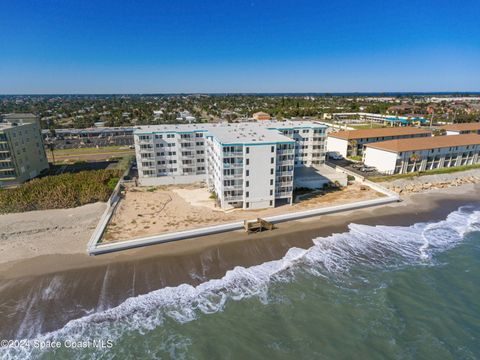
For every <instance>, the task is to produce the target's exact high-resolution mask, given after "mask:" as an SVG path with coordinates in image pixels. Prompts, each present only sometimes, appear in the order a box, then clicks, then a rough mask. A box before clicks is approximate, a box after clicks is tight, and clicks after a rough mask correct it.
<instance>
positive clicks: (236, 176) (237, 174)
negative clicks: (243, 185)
mask: <svg viewBox="0 0 480 360" xmlns="http://www.w3.org/2000/svg"><path fill="white" fill-rule="evenodd" d="M223 177H224V178H226V179H232V178H233V179H242V178H243V173H235V174H230V175H223Z"/></svg>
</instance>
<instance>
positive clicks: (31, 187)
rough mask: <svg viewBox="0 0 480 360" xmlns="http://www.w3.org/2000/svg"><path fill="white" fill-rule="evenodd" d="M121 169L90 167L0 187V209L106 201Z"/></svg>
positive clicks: (74, 204)
mask: <svg viewBox="0 0 480 360" xmlns="http://www.w3.org/2000/svg"><path fill="white" fill-rule="evenodd" d="M123 171H124V170H121V169H116V170H93V171H81V172H78V173H65V174H61V175H55V176H46V177H43V178H38V179H33V180H31V181H29V182H27V183H25V184H23V185H21V186H19V187H17V188H13V189H4V190H0V213H1V214H5V213H13V212H24V211H31V210H46V209H65V208H72V207H76V206H81V205H85V204H89V203H94V202H97V201H107V200H108V198H109V197H110V195H111V194H112V192H113V190H114V188H115V186H116V184H117V183H118V180H119V179H120V177H121V176H122V173H123Z"/></svg>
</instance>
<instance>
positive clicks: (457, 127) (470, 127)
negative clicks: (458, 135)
mask: <svg viewBox="0 0 480 360" xmlns="http://www.w3.org/2000/svg"><path fill="white" fill-rule="evenodd" d="M440 129H444V130H451V131H476V130H477V131H478V130H480V122H472V123H463V124H449V125H444V126H442V127H440Z"/></svg>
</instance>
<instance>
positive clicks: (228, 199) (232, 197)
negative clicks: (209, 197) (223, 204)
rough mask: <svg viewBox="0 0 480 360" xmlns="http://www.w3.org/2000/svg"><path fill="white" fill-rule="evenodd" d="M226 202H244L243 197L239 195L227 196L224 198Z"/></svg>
mask: <svg viewBox="0 0 480 360" xmlns="http://www.w3.org/2000/svg"><path fill="white" fill-rule="evenodd" d="M223 200H224V201H227V202H228V201H243V195H237V196H225V197H224V198H223Z"/></svg>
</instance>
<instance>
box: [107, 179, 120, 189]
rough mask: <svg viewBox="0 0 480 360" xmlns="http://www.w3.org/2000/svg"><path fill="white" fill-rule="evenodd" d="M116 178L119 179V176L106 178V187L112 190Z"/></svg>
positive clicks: (116, 181)
mask: <svg viewBox="0 0 480 360" xmlns="http://www.w3.org/2000/svg"><path fill="white" fill-rule="evenodd" d="M118 180H120V178H119V177H113V178H111V179H110V180H108V183H107V187H108V188H109V189H110V190H112V191H113V190H115V186H117V183H118Z"/></svg>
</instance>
